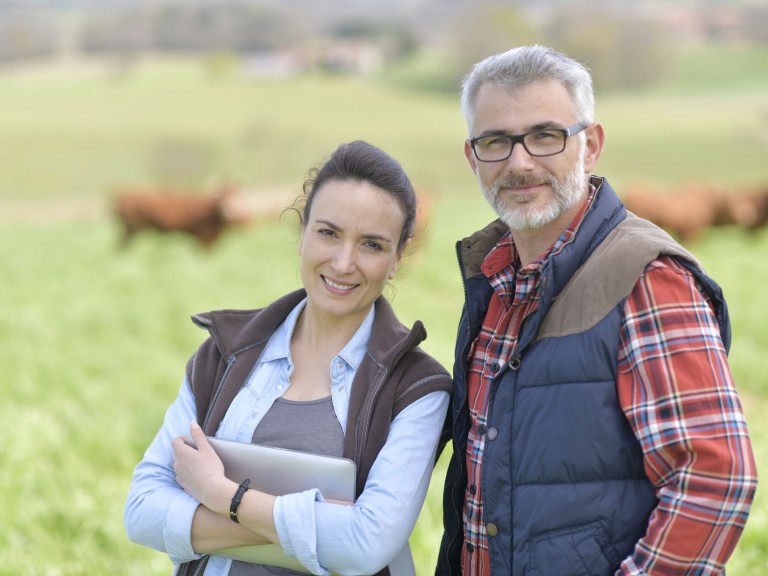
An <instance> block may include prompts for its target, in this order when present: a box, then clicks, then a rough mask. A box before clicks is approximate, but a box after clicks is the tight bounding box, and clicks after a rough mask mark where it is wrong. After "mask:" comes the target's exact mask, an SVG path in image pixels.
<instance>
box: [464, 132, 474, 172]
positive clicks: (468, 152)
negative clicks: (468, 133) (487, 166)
mask: <svg viewBox="0 0 768 576" xmlns="http://www.w3.org/2000/svg"><path fill="white" fill-rule="evenodd" d="M464 156H466V158H467V162H469V167H470V168H472V172H474V173H475V174H477V161H476V159H475V153H474V152H472V144H470V143H469V140H464Z"/></svg>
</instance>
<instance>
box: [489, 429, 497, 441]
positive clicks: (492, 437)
mask: <svg viewBox="0 0 768 576" xmlns="http://www.w3.org/2000/svg"><path fill="white" fill-rule="evenodd" d="M498 434H499V431H498V430H496V428H488V440H495V439H496V436H498Z"/></svg>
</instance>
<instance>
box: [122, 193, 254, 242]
mask: <svg viewBox="0 0 768 576" xmlns="http://www.w3.org/2000/svg"><path fill="white" fill-rule="evenodd" d="M240 206H241V205H240V194H239V192H238V191H237V190H236V189H235V188H234V187H231V186H222V187H220V188H219V189H217V190H216V191H215V192H214V193H213V194H211V195H206V196H201V195H192V194H189V193H184V192H183V191H179V190H166V189H131V190H123V191H120V192H118V193H117V194H116V195H115V199H114V209H115V214H116V215H117V217H118V219H119V220H120V222H121V224H122V227H123V236H122V239H121V245H122V246H126V245H127V243H128V242H129V241H130V240H131V238H132V237H133V236H134V235H135V234H136V233H137V232H139V231H141V230H156V231H159V232H183V233H186V234H190V235H192V236H194V237H195V238H196V239H197V241H198V242H200V244H201V245H202V246H203V247H204V248H210V246H211V244H213V243H214V242H215V241H216V239H217V238H218V237H219V236H220V234H221V233H222V232H223V231H224V230H225V229H226V228H227V227H229V226H232V225H235V226H239V225H244V224H247V223H248V220H249V214H248V213H247V212H246V211H244V210H242V209H241V208H240Z"/></svg>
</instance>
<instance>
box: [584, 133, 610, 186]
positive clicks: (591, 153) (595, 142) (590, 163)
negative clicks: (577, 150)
mask: <svg viewBox="0 0 768 576" xmlns="http://www.w3.org/2000/svg"><path fill="white" fill-rule="evenodd" d="M586 134H587V146H586V151H585V153H584V172H586V173H587V174H589V173H591V172H592V169H593V168H594V167H595V165H596V164H597V161H598V160H599V159H600V154H602V153H603V144H604V143H605V130H603V125H602V124H600V123H599V122H595V123H594V124H592V125H591V126H589V127H588V128H587V129H586Z"/></svg>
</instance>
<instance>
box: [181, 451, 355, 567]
mask: <svg viewBox="0 0 768 576" xmlns="http://www.w3.org/2000/svg"><path fill="white" fill-rule="evenodd" d="M185 441H186V443H187V444H189V445H190V446H193V447H194V446H195V443H194V442H193V440H192V438H191V437H190V436H187V437H186V439H185ZM208 441H209V442H210V443H211V446H212V447H213V449H214V450H215V452H216V454H217V455H218V456H219V458H221V461H222V463H223V464H224V475H225V476H226V477H227V478H229V479H230V480H233V481H235V482H237V483H238V484H240V483H241V482H242V481H243V480H245V479H246V478H250V480H251V483H250V487H251V488H254V489H256V490H260V491H261V492H266V493H267V494H272V495H273V496H283V495H285V494H294V493H297V492H303V491H305V490H311V489H312V488H317V489H318V490H320V493H321V494H322V495H323V498H325V499H326V500H341V501H344V502H350V503H352V502H354V501H355V479H356V469H355V463H354V462H353V461H352V460H349V459H347V458H338V457H334V456H323V455H321V454H311V453H309V452H300V451H298V450H288V449H285V448H273V447H271V446H260V445H258V444H250V443H247V442H237V441H233V440H222V439H221V438H214V437H211V436H209V437H208ZM213 555H214V556H225V557H227V558H232V559H235V560H242V561H244V562H252V563H254V564H266V565H268V566H278V567H280V568H288V569H290V570H295V571H297V572H304V573H309V571H308V570H307V569H306V568H304V566H302V565H301V564H300V563H299V561H298V560H296V559H295V558H293V557H291V556H288V555H286V554H285V553H284V552H283V549H282V548H281V547H280V546H277V545H275V544H263V545H259V546H242V547H237V548H226V549H223V550H218V551H216V552H215V553H213Z"/></svg>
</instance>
